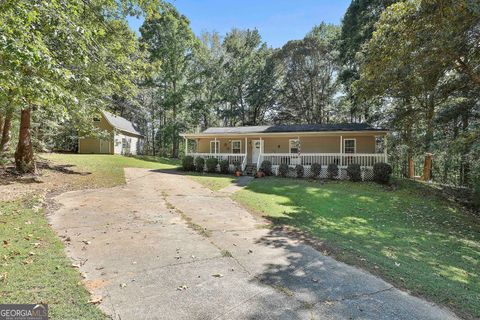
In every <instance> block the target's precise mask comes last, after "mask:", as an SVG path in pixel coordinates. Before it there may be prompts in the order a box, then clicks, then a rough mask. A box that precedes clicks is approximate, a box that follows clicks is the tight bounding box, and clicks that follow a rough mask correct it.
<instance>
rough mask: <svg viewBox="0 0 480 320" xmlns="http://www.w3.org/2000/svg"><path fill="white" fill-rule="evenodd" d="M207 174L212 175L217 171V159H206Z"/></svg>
mask: <svg viewBox="0 0 480 320" xmlns="http://www.w3.org/2000/svg"><path fill="white" fill-rule="evenodd" d="M206 164H207V172H210V173H214V172H216V171H217V165H218V159H217V158H209V159H207V162H206Z"/></svg>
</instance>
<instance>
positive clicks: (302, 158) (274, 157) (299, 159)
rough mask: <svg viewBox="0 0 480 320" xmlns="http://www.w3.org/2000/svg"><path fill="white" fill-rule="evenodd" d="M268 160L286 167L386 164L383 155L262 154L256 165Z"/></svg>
mask: <svg viewBox="0 0 480 320" xmlns="http://www.w3.org/2000/svg"><path fill="white" fill-rule="evenodd" d="M264 160H268V161H270V162H271V163H272V165H274V166H275V165H280V164H282V163H284V164H288V165H292V166H294V165H297V164H301V165H304V166H305V165H306V166H308V165H311V164H312V163H318V164H320V165H322V166H328V165H329V164H331V163H334V164H336V165H338V166H348V165H349V164H359V165H360V166H362V167H372V166H373V165H374V164H375V163H377V162H387V156H386V154H384V153H301V154H292V153H263V154H260V157H259V159H258V164H261V163H262V162H263V161H264Z"/></svg>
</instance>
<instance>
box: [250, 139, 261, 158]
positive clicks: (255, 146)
mask: <svg viewBox="0 0 480 320" xmlns="http://www.w3.org/2000/svg"><path fill="white" fill-rule="evenodd" d="M262 142H263V141H262V140H252V163H257V161H258V157H259V156H260V152H261V151H262V149H263V148H262V147H263V145H262V144H263V143H262Z"/></svg>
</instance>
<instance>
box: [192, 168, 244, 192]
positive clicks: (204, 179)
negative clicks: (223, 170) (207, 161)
mask: <svg viewBox="0 0 480 320" xmlns="http://www.w3.org/2000/svg"><path fill="white" fill-rule="evenodd" d="M187 175H188V176H189V177H190V178H191V179H192V180H194V181H196V182H198V183H200V184H202V185H203V186H204V187H207V188H209V189H210V190H213V191H218V190H221V189H223V188H226V187H228V186H229V185H231V184H232V183H234V182H235V181H236V180H237V178H236V177H235V176H233V175H224V174H223V175H222V174H216V173H196V172H188V173H187Z"/></svg>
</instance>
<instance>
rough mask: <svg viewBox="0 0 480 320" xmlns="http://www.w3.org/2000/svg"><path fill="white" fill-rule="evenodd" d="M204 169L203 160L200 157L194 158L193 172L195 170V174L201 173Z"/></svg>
mask: <svg viewBox="0 0 480 320" xmlns="http://www.w3.org/2000/svg"><path fill="white" fill-rule="evenodd" d="M204 169H205V159H203V158H202V157H197V158H195V170H197V172H203V170H204Z"/></svg>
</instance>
